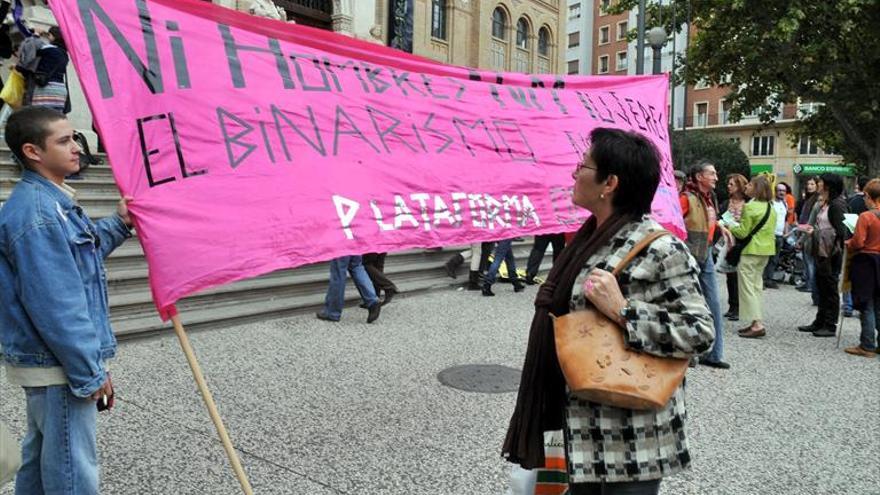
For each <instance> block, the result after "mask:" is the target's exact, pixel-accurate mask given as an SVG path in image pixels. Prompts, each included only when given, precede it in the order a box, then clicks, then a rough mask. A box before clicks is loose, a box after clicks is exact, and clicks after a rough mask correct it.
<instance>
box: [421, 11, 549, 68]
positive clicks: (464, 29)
mask: <svg viewBox="0 0 880 495" xmlns="http://www.w3.org/2000/svg"><path fill="white" fill-rule="evenodd" d="M562 3H563V2H561V0H547V1H543V0H448V1H447V7H446V8H447V22H448V24H447V37H446V39H445V40H441V39H436V38H434V37H432V36H431V6H432V2H431V0H415V3H414V6H415V12H414V17H413V32H414V34H413V51H414V53H416V54H418V55H422V56H424V57H427V58H431V59H433V60H437V61H440V62H444V63H449V64H454V65H463V66H468V67H480V68H486V69H499V70H503V71H517V69H525V70H524V71H525V72H534V73H537V72H542V71H541V70H540V69H542V64H541V63H540V62H541V59H540V58H539V57H538V32H539V30H540V29H541V28H542V27H545V28H547V29H548V30H549V32H550V56H549V58H548V59H547V61H546V67H543V68H545V69H546V72H550V73H560V72H561V71H562V69H563V61H562V60H563V57H564V49H563V48H564V47H563V44H562V39H563V37H564V36H565V33H564V24H563V19H562V14H563V12H562V10H561V9H560V7H559V6H560V5H561V4H562ZM499 7H500V8H502V9H503V10H504V11H505V13H506V14H507V29H506V31H505V37H504V39H503V40H497V39H493V37H492V13H493V11H494V10H495V9H496V8H499ZM520 18H524V19H526V21H527V22H528V24H529V42H528V45H529V49H528V50H527V51H525V52H521V53H522V54H523V59H522V60H523V62H524V63H519V64H517V53H518V52H517V49H516V47H515V41H516V23H517V21H518V20H519V19H520ZM493 46H494V47H498V46H503V47H504V55H503V61H502V63H500V64H498V63H497V62H498V61H499V59H496V58H495V57H494V55H493V52H492V48H493Z"/></svg>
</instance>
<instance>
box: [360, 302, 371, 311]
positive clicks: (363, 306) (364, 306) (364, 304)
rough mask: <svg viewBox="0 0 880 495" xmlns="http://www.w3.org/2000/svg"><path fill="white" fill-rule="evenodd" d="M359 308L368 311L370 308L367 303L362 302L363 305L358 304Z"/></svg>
mask: <svg viewBox="0 0 880 495" xmlns="http://www.w3.org/2000/svg"><path fill="white" fill-rule="evenodd" d="M358 307H359V308H361V309H367V308H369V306H367V303H365V302H362V303H360V304H358Z"/></svg>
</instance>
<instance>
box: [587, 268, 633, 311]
mask: <svg viewBox="0 0 880 495" xmlns="http://www.w3.org/2000/svg"><path fill="white" fill-rule="evenodd" d="M584 297H586V298H587V299H589V301H590V302H591V303H593V306H595V307H596V309H598V310H599V311H601V312H602V314H604V315H605V316H607V317H608V318H611V319H612V320H614V321H616V322H618V323H620V324H621V325H624V324H626V322H625V321H624V320H623V317H621V316H620V311H621V310H622V309H623V308H625V307H626V305H627V301H626V298H625V297H623V293H622V292H620V285H618V283H617V278H615V277H614V275H612V274H611V273H610V272H606V271H605V270H599V269H598V268H597V269H594V270H593V271H592V272H590V275H589V276H588V277H587V280H586V281H585V282H584Z"/></svg>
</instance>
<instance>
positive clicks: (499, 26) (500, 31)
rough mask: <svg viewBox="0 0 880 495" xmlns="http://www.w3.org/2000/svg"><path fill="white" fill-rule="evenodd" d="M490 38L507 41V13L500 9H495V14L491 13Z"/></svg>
mask: <svg viewBox="0 0 880 495" xmlns="http://www.w3.org/2000/svg"><path fill="white" fill-rule="evenodd" d="M492 36H494V37H496V38H498V39H502V40H505V39H507V13H506V12H504V9H502V8H501V7H497V8H496V9H495V12H492Z"/></svg>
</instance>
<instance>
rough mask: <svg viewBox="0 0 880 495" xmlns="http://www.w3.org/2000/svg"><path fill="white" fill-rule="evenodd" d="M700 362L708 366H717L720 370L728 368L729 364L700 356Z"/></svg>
mask: <svg viewBox="0 0 880 495" xmlns="http://www.w3.org/2000/svg"><path fill="white" fill-rule="evenodd" d="M700 364H702V365H703V366H709V367H710V368H718V369H720V370H726V369H730V365H729V364H727V363H725V362H724V361H713V360H711V359H709V358H700Z"/></svg>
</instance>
